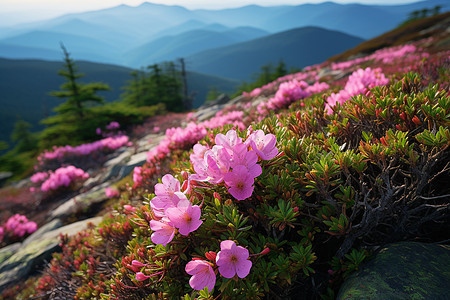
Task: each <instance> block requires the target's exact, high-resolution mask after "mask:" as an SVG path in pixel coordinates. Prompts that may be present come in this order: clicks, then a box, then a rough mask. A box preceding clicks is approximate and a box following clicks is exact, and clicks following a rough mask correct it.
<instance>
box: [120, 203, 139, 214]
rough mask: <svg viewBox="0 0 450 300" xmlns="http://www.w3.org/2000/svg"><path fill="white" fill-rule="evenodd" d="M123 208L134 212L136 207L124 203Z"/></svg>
mask: <svg viewBox="0 0 450 300" xmlns="http://www.w3.org/2000/svg"><path fill="white" fill-rule="evenodd" d="M123 208H124V209H125V210H127V211H129V212H136V211H137V209H136V207H133V206H131V205H129V204H125V205H124V206H123Z"/></svg>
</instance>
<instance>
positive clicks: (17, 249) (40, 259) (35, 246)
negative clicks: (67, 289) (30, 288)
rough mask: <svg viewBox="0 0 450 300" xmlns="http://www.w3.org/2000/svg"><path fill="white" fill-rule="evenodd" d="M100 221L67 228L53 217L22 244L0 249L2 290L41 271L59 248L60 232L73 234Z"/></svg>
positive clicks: (80, 223) (0, 288)
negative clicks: (52, 219)
mask: <svg viewBox="0 0 450 300" xmlns="http://www.w3.org/2000/svg"><path fill="white" fill-rule="evenodd" d="M101 220H102V217H96V218H92V219H87V220H83V221H79V222H76V223H73V224H70V225H67V226H64V227H60V221H59V222H58V220H54V221H52V222H50V223H48V224H47V225H45V226H43V227H41V228H40V230H38V231H36V232H34V233H33V234H32V235H30V236H29V237H28V238H27V239H26V240H25V241H24V242H23V243H16V244H12V245H9V246H7V247H5V248H2V249H0V291H2V290H3V289H4V288H5V287H7V286H9V285H11V284H14V283H16V282H20V281H22V280H24V278H26V277H27V276H29V275H30V274H32V273H34V272H36V271H37V270H41V269H42V265H44V264H45V263H46V262H49V261H50V259H51V256H52V253H54V252H56V251H58V249H59V243H60V238H59V236H60V234H64V235H65V234H67V235H74V234H76V233H78V232H80V231H82V230H84V229H86V228H87V226H88V224H89V223H92V224H95V225H97V224H99V223H100V222H101ZM58 225H59V226H58ZM55 227H56V228H55Z"/></svg>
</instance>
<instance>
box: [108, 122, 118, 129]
mask: <svg viewBox="0 0 450 300" xmlns="http://www.w3.org/2000/svg"><path fill="white" fill-rule="evenodd" d="M105 128H106V129H108V130H116V129H119V128H120V124H119V123H118V122H116V121H112V122H111V123H109V124H108V125H106V127H105Z"/></svg>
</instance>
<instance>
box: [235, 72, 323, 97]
mask: <svg viewBox="0 0 450 300" xmlns="http://www.w3.org/2000/svg"><path fill="white" fill-rule="evenodd" d="M307 79H313V80H318V79H319V78H318V76H317V72H316V71H313V70H310V71H308V72H298V73H293V74H288V75H284V76H282V77H279V78H277V79H276V80H274V81H272V82H269V83H268V84H265V85H263V86H262V87H259V88H255V89H254V90H253V91H251V92H250V93H247V92H243V93H242V95H243V96H244V97H256V96H259V95H261V94H265V93H272V92H274V91H275V89H276V88H277V86H278V85H279V84H280V83H282V82H285V81H292V80H297V81H302V80H307Z"/></svg>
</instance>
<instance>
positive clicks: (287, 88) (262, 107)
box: [257, 79, 329, 115]
mask: <svg viewBox="0 0 450 300" xmlns="http://www.w3.org/2000/svg"><path fill="white" fill-rule="evenodd" d="M328 88H329V85H328V84H327V83H325V82H322V83H321V82H317V81H316V82H315V83H314V84H313V85H308V83H307V82H305V81H297V80H296V79H294V80H291V81H287V82H283V83H281V84H280V86H279V88H278V91H277V92H276V94H275V96H274V97H273V98H270V99H269V101H267V103H266V102H262V103H261V104H259V105H258V108H257V110H258V112H259V113H260V114H262V115H265V114H267V113H268V112H269V111H277V110H279V109H282V108H285V107H288V106H289V105H290V104H291V103H293V102H295V101H297V100H300V99H304V98H306V97H309V96H311V95H312V94H315V93H319V92H321V91H324V90H326V89H328Z"/></svg>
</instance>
